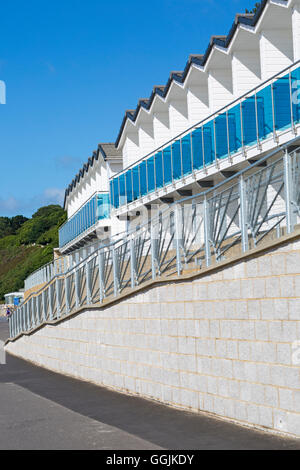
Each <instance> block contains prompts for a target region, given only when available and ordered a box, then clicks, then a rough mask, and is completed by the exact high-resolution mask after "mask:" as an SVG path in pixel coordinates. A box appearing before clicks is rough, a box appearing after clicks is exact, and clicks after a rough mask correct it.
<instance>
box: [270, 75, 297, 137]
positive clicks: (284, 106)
mask: <svg viewBox="0 0 300 470" xmlns="http://www.w3.org/2000/svg"><path fill="white" fill-rule="evenodd" d="M273 93H274V114H275V128H276V129H283V128H285V127H287V126H288V127H289V126H290V125H291V122H292V120H291V99H290V97H291V92H290V76H289V75H286V76H285V77H282V78H279V79H278V80H276V82H275V83H273Z"/></svg>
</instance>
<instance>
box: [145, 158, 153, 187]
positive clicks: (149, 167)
mask: <svg viewBox="0 0 300 470" xmlns="http://www.w3.org/2000/svg"><path fill="white" fill-rule="evenodd" d="M146 163H147V179H148V193H151V192H152V191H154V190H155V176H154V156H152V157H150V158H148V159H147V160H146Z"/></svg>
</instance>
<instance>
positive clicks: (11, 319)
mask: <svg viewBox="0 0 300 470" xmlns="http://www.w3.org/2000/svg"><path fill="white" fill-rule="evenodd" d="M14 316H15V315H14V314H12V316H11V317H10V322H11V337H12V338H14V337H15V320H14Z"/></svg>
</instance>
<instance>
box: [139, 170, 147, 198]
mask: <svg viewBox="0 0 300 470" xmlns="http://www.w3.org/2000/svg"><path fill="white" fill-rule="evenodd" d="M139 169H140V185H141V196H144V195H145V194H147V170H146V162H142V163H140V164H139Z"/></svg>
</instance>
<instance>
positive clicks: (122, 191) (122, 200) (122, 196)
mask: <svg viewBox="0 0 300 470" xmlns="http://www.w3.org/2000/svg"><path fill="white" fill-rule="evenodd" d="M119 187H120V196H119V197H120V205H121V206H122V205H123V204H126V202H127V201H126V188H125V175H124V174H123V175H120V176H119Z"/></svg>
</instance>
